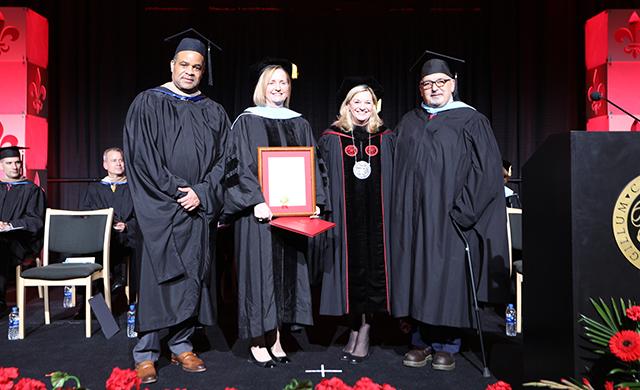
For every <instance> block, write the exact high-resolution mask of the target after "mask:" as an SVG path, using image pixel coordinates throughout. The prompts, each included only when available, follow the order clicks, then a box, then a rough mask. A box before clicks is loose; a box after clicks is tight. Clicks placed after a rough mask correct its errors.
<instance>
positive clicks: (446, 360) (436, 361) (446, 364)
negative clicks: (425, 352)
mask: <svg viewBox="0 0 640 390" xmlns="http://www.w3.org/2000/svg"><path fill="white" fill-rule="evenodd" d="M431 367H432V368H433V369H434V370H442V371H451V370H453V369H454V368H456V360H455V358H454V357H453V354H452V353H449V352H444V351H438V352H436V353H435V355H433V361H432V362H431Z"/></svg>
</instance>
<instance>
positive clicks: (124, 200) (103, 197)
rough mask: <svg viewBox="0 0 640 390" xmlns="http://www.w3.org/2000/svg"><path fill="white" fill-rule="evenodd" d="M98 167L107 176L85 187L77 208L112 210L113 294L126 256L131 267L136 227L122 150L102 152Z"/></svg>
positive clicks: (119, 284) (122, 277)
mask: <svg viewBox="0 0 640 390" xmlns="http://www.w3.org/2000/svg"><path fill="white" fill-rule="evenodd" d="M102 167H103V168H104V169H105V170H106V171H107V176H105V177H104V178H103V179H102V180H101V181H99V182H95V183H91V184H89V187H88V188H87V192H86V193H85V196H84V199H83V200H82V203H81V205H80V208H81V209H82V210H97V209H106V208H109V207H113V231H112V232H111V257H110V259H111V264H112V266H111V272H112V275H113V276H112V282H111V288H112V290H116V289H117V288H120V287H122V286H123V285H124V283H125V276H126V269H125V267H126V263H125V262H124V258H125V257H126V256H130V260H131V261H130V263H131V264H135V261H134V260H135V256H134V255H135V248H136V234H137V230H138V224H137V222H136V215H135V212H134V210H133V201H132V200H131V192H129V185H128V184H127V177H126V176H125V167H124V153H123V151H122V149H120V148H108V149H107V150H105V151H104V153H103V154H102ZM133 279H135V278H133ZM130 287H131V286H130Z"/></svg>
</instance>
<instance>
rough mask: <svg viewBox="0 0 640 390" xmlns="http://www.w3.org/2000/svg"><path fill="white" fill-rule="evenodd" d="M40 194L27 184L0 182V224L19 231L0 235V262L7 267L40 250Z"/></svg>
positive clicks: (42, 197) (43, 204)
mask: <svg viewBox="0 0 640 390" xmlns="http://www.w3.org/2000/svg"><path fill="white" fill-rule="evenodd" d="M45 210H46V200H45V195H44V191H42V189H41V188H40V187H39V186H37V185H36V184H34V183H33V182H31V181H29V180H21V181H17V182H2V181H0V221H3V222H10V223H11V224H12V225H13V227H14V228H17V227H21V228H22V229H19V230H14V231H10V232H3V233H0V261H2V262H3V263H5V264H6V265H8V266H9V267H11V266H15V265H17V264H18V263H19V262H21V261H22V260H24V258H25V257H27V256H31V255H34V254H37V253H38V252H40V250H41V249H42V243H43V231H42V229H43V226H44V216H45Z"/></svg>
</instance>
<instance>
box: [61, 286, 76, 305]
mask: <svg viewBox="0 0 640 390" xmlns="http://www.w3.org/2000/svg"><path fill="white" fill-rule="evenodd" d="M74 306H75V302H73V291H72V287H71V286H64V299H63V300H62V307H64V308H65V309H68V308H70V307H74Z"/></svg>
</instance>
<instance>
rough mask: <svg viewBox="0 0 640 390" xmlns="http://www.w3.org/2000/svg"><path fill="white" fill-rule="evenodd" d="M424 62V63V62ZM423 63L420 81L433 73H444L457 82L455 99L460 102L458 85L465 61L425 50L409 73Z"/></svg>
mask: <svg viewBox="0 0 640 390" xmlns="http://www.w3.org/2000/svg"><path fill="white" fill-rule="evenodd" d="M422 61H424V62H422ZM421 63H422V66H421V67H420V73H419V75H420V79H422V78H423V77H424V76H426V75H429V74H433V73H444V74H446V75H448V76H449V77H451V78H453V79H455V80H456V89H455V92H454V94H453V95H454V96H453V97H454V99H455V100H458V91H459V87H458V85H457V81H458V76H459V75H460V74H461V73H462V72H463V70H464V69H463V68H464V66H465V64H466V62H465V60H463V59H460V58H456V57H452V56H448V55H446V54H442V53H437V52H435V51H431V50H425V51H424V52H423V53H422V54H421V55H420V57H418V59H417V60H416V61H415V62H414V63H413V65H411V68H409V71H411V72H413V71H414V70H415V69H416V68H417V66H418V65H420V64H421Z"/></svg>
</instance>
